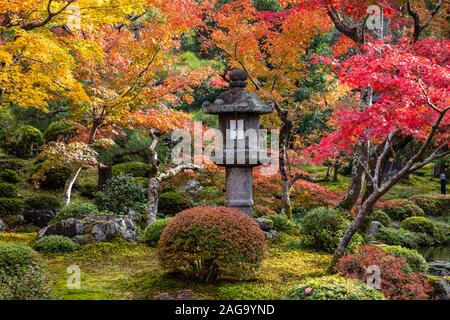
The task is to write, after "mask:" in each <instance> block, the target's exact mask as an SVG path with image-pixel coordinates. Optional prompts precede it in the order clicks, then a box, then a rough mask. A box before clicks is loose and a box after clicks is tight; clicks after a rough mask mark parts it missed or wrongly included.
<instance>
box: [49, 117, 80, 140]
mask: <svg viewBox="0 0 450 320" xmlns="http://www.w3.org/2000/svg"><path fill="white" fill-rule="evenodd" d="M77 134H78V128H77V124H76V123H75V122H73V121H70V120H61V121H57V122H53V123H51V124H50V125H49V126H48V128H47V129H46V130H45V131H44V135H43V137H44V140H45V141H46V142H50V141H65V142H67V141H69V140H70V139H71V138H73V137H75V136H76V135H77Z"/></svg>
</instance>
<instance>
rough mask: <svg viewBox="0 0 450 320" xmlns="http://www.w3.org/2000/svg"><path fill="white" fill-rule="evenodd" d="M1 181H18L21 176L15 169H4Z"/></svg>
mask: <svg viewBox="0 0 450 320" xmlns="http://www.w3.org/2000/svg"><path fill="white" fill-rule="evenodd" d="M0 181H5V182H9V183H17V182H19V181H20V177H19V175H18V174H17V171H15V170H11V169H3V170H2V171H0Z"/></svg>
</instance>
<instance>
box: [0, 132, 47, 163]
mask: <svg viewBox="0 0 450 320" xmlns="http://www.w3.org/2000/svg"><path fill="white" fill-rule="evenodd" d="M4 140H5V141H4V142H3V144H4V147H5V149H7V150H9V151H10V152H11V153H12V154H14V155H15V156H17V157H21V158H26V157H28V156H29V155H30V154H31V147H32V146H33V145H35V144H38V145H39V144H42V143H43V141H44V139H43V138H42V133H41V131H39V129H37V128H35V127H32V126H29V125H21V126H19V127H17V128H13V129H12V130H10V131H8V132H7V133H6V137H5V139H4Z"/></svg>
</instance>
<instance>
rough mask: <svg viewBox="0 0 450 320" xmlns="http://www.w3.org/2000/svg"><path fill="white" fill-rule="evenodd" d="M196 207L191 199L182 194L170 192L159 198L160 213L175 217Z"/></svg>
mask: <svg viewBox="0 0 450 320" xmlns="http://www.w3.org/2000/svg"><path fill="white" fill-rule="evenodd" d="M193 205H194V202H193V201H192V199H191V198H189V197H188V196H187V195H185V194H184V193H181V192H175V191H168V192H164V193H162V194H161V195H160V196H159V202H158V211H159V212H161V213H163V214H168V215H173V214H176V213H178V212H180V211H183V210H185V209H189V208H191V207H192V206H193Z"/></svg>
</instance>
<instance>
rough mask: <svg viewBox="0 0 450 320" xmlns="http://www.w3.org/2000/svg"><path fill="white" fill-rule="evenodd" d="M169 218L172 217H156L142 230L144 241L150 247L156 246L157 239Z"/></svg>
mask: <svg viewBox="0 0 450 320" xmlns="http://www.w3.org/2000/svg"><path fill="white" fill-rule="evenodd" d="M171 220H172V218H165V219H158V220H156V221H155V222H154V223H152V224H151V225H149V226H147V227H146V228H145V230H144V237H143V238H144V240H145V242H146V243H147V244H148V245H149V246H151V247H156V245H157V244H158V242H159V239H160V238H161V234H162V233H163V231H164V229H165V228H166V227H167V225H168V224H169V223H170V221H171Z"/></svg>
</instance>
